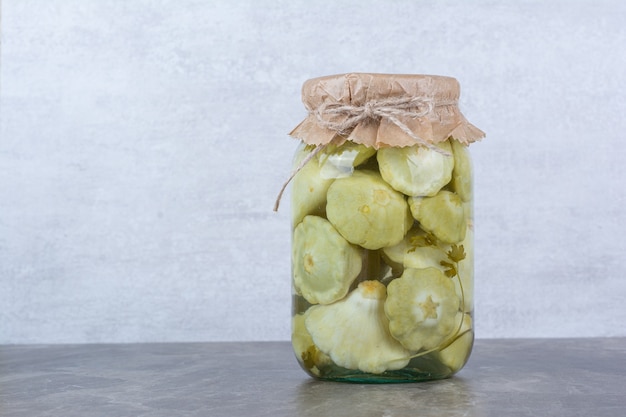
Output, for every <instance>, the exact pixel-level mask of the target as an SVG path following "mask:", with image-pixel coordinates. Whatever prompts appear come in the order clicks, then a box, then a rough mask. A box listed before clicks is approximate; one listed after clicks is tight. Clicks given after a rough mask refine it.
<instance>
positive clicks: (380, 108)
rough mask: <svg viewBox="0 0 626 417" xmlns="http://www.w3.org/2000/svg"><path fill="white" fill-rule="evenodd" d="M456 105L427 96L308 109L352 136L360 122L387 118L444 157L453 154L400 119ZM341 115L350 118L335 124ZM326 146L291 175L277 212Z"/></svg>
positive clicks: (320, 121)
mask: <svg viewBox="0 0 626 417" xmlns="http://www.w3.org/2000/svg"><path fill="white" fill-rule="evenodd" d="M456 103H457V102H456V100H454V101H445V102H443V101H440V102H437V103H436V104H435V100H433V99H431V98H427V97H398V98H389V99H384V100H370V101H367V102H366V103H365V104H363V105H362V106H355V105H351V104H343V103H337V102H334V103H333V102H329V103H322V105H320V106H319V107H317V108H316V109H310V108H307V110H309V114H312V115H314V116H315V118H316V119H317V123H318V124H319V125H320V126H322V127H325V128H327V129H330V130H333V131H335V132H337V133H338V134H339V135H341V136H348V135H349V133H350V131H351V130H352V129H354V128H355V127H356V126H357V125H358V124H359V123H362V122H366V121H368V120H376V121H379V120H381V119H387V120H389V121H390V122H391V123H393V124H394V125H396V126H397V127H399V128H400V130H402V131H403V132H404V133H405V134H406V135H408V136H409V137H410V138H412V139H413V140H415V142H416V144H419V145H421V146H424V147H426V148H428V149H430V150H433V151H435V152H437V153H440V154H442V155H445V156H450V154H449V153H448V152H446V151H445V150H443V149H441V148H439V147H438V146H435V145H433V144H432V143H430V142H427V141H425V140H424V139H422V138H420V137H419V136H417V135H416V134H415V133H413V131H411V129H409V127H408V126H407V125H406V124H404V123H403V122H402V121H401V120H400V118H411V119H416V118H418V117H424V116H426V115H428V114H430V113H431V112H432V111H433V110H434V108H435V107H441V106H448V105H453V104H456ZM338 116H339V117H341V116H347V117H346V118H345V119H344V120H343V121H340V122H335V121H333V119H336V118H337V117H338ZM326 146H327V144H323V145H318V146H317V147H316V148H315V149H314V150H313V152H311V153H310V154H309V155H308V156H307V157H306V158H305V159H304V160H303V161H302V162H301V163H300V164H299V165H298V167H296V169H295V170H294V171H293V172H292V173H291V175H290V176H289V178H288V179H287V181H286V182H285V183H284V184H283V186H282V188H281V190H280V193H279V194H278V197H277V198H276V203H275V204H274V211H278V206H279V204H280V199H281V198H282V195H283V193H284V191H285V189H286V188H287V185H288V184H289V183H290V182H291V180H292V179H293V178H294V177H295V176H296V174H297V173H298V172H300V170H301V169H302V168H304V166H305V165H306V164H307V163H308V162H309V161H310V160H311V159H313V157H315V155H317V154H318V153H319V152H320V151H321V150H322V149H324V148H325V147H326Z"/></svg>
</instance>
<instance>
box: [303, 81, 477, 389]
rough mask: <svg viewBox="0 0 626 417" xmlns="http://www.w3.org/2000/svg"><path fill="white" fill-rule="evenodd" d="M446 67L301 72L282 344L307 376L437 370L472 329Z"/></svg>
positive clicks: (421, 375) (464, 174)
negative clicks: (286, 334) (287, 332)
mask: <svg viewBox="0 0 626 417" xmlns="http://www.w3.org/2000/svg"><path fill="white" fill-rule="evenodd" d="M459 91H460V90H459V84H458V82H457V81H456V80H455V79H454V78H450V77H442V76H429V75H387V74H361V73H357V74H354V73H353V74H343V75H336V76H329V77H321V78H315V79H312V80H309V81H307V82H306V83H305V84H304V86H303V90H302V92H303V102H304V104H305V107H306V108H307V110H308V111H309V114H308V116H307V118H306V119H305V120H304V121H303V122H302V123H300V125H298V126H297V127H296V128H295V129H294V130H293V131H292V132H291V136H293V137H295V138H297V139H299V140H300V141H301V143H300V145H299V146H298V148H297V151H296V154H295V157H294V161H293V168H294V172H295V175H294V176H293V182H292V193H291V197H292V289H293V304H292V313H293V314H292V344H293V348H294V352H295V355H296V358H297V360H298V362H299V363H300V365H301V366H302V368H303V369H304V370H305V371H306V372H307V373H308V374H309V375H311V376H312V377H315V378H318V379H323V380H333V381H346V382H372V383H385V382H413V381H424V380H433V379H441V378H447V377H449V376H451V375H453V374H454V373H456V372H457V371H459V370H460V369H461V368H462V367H463V366H464V364H465V363H466V362H467V360H468V357H469V355H470V352H471V349H472V344H473V340H474V325H473V298H474V285H473V280H474V272H473V271H474V245H473V235H474V225H473V206H472V204H473V191H472V187H473V182H472V164H471V159H470V154H469V151H468V145H469V144H470V143H472V142H474V141H476V140H479V139H481V138H482V137H484V133H483V132H482V131H480V130H479V129H478V128H476V127H475V126H473V125H471V124H470V123H469V122H468V121H467V120H466V119H465V118H464V117H463V115H462V114H461V113H460V111H459V109H458V98H459Z"/></svg>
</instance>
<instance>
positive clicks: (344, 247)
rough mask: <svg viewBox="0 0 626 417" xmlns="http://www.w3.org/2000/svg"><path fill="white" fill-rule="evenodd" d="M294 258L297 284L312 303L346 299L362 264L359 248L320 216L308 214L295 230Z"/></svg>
mask: <svg viewBox="0 0 626 417" xmlns="http://www.w3.org/2000/svg"><path fill="white" fill-rule="evenodd" d="M292 259H293V283H294V287H295V289H296V291H297V292H299V293H300V294H302V296H303V297H304V298H305V299H306V300H307V301H308V302H309V303H311V304H317V303H321V304H329V303H332V302H335V301H337V300H339V299H341V298H343V297H344V296H345V295H346V294H347V292H348V289H349V287H350V285H351V284H352V282H353V281H354V279H355V278H356V277H357V276H358V275H359V273H360V272H361V266H362V259H361V253H360V251H359V249H357V248H356V247H354V246H353V245H351V244H350V243H348V242H347V241H346V240H345V239H344V238H343V237H342V236H341V235H340V234H339V233H338V232H337V231H336V230H335V228H334V227H333V226H332V225H331V224H330V223H329V222H328V220H326V219H323V218H321V217H317V216H306V217H305V218H304V219H303V220H302V222H301V223H300V224H299V225H298V226H297V227H296V229H295V230H294V235H293V254H292Z"/></svg>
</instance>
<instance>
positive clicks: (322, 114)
mask: <svg viewBox="0 0 626 417" xmlns="http://www.w3.org/2000/svg"><path fill="white" fill-rule="evenodd" d="M445 104H451V103H445ZM440 105H441V104H440ZM434 107H435V103H434V101H433V100H432V99H429V98H425V97H399V98H388V99H385V100H370V101H368V102H366V103H365V104H363V105H362V106H354V105H351V104H343V103H333V102H330V103H323V104H322V105H321V106H319V107H318V108H317V109H308V110H309V113H310V114H312V115H314V116H315V118H316V119H317V122H318V124H319V125H320V126H323V127H325V128H327V129H330V130H334V131H336V132H337V133H339V134H340V135H344V136H346V135H347V134H348V132H349V131H350V129H352V128H354V127H356V126H357V125H358V124H359V123H361V122H364V121H366V120H380V119H387V120H389V121H390V122H392V123H393V124H395V125H396V126H398V127H399V128H400V129H402V130H403V131H404V132H405V133H407V134H408V135H409V136H410V137H412V138H413V139H414V140H415V141H416V142H418V143H420V144H422V145H429V144H428V143H426V142H425V141H424V140H423V139H421V138H420V137H418V136H417V135H416V134H415V133H413V132H411V130H410V129H409V128H408V127H407V126H406V125H405V124H404V123H402V122H401V121H400V120H399V119H398V118H399V117H402V118H406V117H408V118H412V119H416V118H418V117H424V116H426V115H427V114H429V113H430V112H432V111H433V109H434ZM335 116H347V118H346V119H345V120H344V121H342V122H334V121H332V119H333V118H335ZM437 149H439V148H437Z"/></svg>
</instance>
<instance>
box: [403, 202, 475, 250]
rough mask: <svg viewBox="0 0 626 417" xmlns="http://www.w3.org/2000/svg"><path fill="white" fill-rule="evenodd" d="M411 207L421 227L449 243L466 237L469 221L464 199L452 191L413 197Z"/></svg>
mask: <svg viewBox="0 0 626 417" xmlns="http://www.w3.org/2000/svg"><path fill="white" fill-rule="evenodd" d="M409 207H410V208H411V213H412V214H413V217H414V218H415V220H417V221H418V222H419V223H420V225H421V227H422V228H423V229H424V230H426V231H428V232H431V233H433V234H434V235H435V236H436V237H437V238H438V239H440V240H442V241H444V242H447V243H457V242H460V241H462V240H463V239H465V231H466V229H467V221H466V218H465V209H464V206H463V201H462V200H461V198H460V197H459V196H457V195H456V194H454V193H452V192H450V191H440V192H439V193H437V195H435V196H434V197H413V198H410V199H409Z"/></svg>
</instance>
